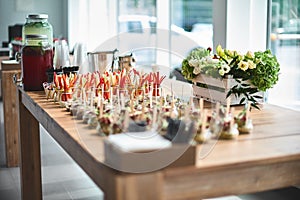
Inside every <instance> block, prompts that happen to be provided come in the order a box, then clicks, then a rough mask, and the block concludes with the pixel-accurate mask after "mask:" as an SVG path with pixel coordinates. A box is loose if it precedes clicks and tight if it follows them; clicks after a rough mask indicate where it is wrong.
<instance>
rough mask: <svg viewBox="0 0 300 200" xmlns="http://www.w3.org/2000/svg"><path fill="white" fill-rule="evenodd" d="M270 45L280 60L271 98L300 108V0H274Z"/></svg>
mask: <svg viewBox="0 0 300 200" xmlns="http://www.w3.org/2000/svg"><path fill="white" fill-rule="evenodd" d="M271 11H272V15H271V16H272V17H271V22H270V23H271V36H270V41H271V42H270V47H271V50H272V51H273V53H275V54H276V56H277V59H278V61H279V63H280V73H281V74H280V76H279V81H278V84H277V85H275V86H274V88H273V89H271V90H270V92H269V102H271V103H274V104H279V105H284V106H287V107H292V108H296V109H298V110H300V86H299V85H300V67H299V66H300V2H299V1H298V0H288V1H286V0H272V5H271Z"/></svg>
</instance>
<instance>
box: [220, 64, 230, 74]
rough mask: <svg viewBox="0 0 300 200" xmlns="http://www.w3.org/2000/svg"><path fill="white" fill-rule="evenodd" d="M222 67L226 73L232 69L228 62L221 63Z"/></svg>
mask: <svg viewBox="0 0 300 200" xmlns="http://www.w3.org/2000/svg"><path fill="white" fill-rule="evenodd" d="M221 68H222V69H223V70H224V73H225V74H226V73H228V72H229V71H230V67H229V66H228V65H227V64H226V63H223V64H222V65H221Z"/></svg>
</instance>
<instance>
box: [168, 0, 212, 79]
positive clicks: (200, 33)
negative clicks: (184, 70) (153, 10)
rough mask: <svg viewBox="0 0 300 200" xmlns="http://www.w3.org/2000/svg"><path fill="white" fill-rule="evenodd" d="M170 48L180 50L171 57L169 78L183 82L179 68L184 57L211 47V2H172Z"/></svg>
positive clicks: (192, 0) (183, 0) (195, 0)
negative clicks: (192, 51)
mask: <svg viewBox="0 0 300 200" xmlns="http://www.w3.org/2000/svg"><path fill="white" fill-rule="evenodd" d="M171 30H172V35H171V37H172V39H171V46H172V47H171V48H172V49H173V50H176V51H177V49H181V51H180V52H179V55H174V54H172V55H171V65H172V68H173V69H172V71H171V76H174V77H176V78H177V79H179V80H184V79H183V77H181V75H180V73H179V72H180V66H181V62H182V60H183V58H184V57H186V55H187V54H188V53H189V52H190V51H191V50H192V49H193V48H196V47H203V48H208V47H213V1H212V0H173V1H172V7H171Z"/></svg>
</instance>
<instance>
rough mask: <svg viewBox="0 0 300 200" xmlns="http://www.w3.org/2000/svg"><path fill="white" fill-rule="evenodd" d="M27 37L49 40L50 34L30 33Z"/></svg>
mask: <svg viewBox="0 0 300 200" xmlns="http://www.w3.org/2000/svg"><path fill="white" fill-rule="evenodd" d="M25 39H39V40H43V39H45V40H47V39H48V36H47V35H39V34H30V35H25Z"/></svg>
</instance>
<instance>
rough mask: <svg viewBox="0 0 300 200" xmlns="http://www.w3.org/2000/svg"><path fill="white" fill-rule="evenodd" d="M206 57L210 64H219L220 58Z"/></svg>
mask: <svg viewBox="0 0 300 200" xmlns="http://www.w3.org/2000/svg"><path fill="white" fill-rule="evenodd" d="M205 59H206V62H207V63H209V64H217V63H218V62H219V59H213V58H212V57H211V56H206V57H205Z"/></svg>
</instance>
